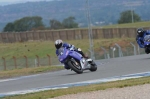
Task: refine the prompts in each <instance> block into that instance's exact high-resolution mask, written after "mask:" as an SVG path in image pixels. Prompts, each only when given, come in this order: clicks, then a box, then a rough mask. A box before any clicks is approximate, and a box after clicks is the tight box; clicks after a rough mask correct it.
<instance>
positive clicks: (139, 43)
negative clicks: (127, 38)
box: [136, 30, 150, 48]
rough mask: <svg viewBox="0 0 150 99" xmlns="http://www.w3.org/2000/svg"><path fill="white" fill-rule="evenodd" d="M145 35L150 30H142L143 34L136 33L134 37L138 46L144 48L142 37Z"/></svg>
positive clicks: (149, 32)
mask: <svg viewBox="0 0 150 99" xmlns="http://www.w3.org/2000/svg"><path fill="white" fill-rule="evenodd" d="M145 35H150V31H148V30H147V31H144V34H143V36H139V35H137V37H136V41H137V43H138V45H139V46H140V48H145V46H144V37H145Z"/></svg>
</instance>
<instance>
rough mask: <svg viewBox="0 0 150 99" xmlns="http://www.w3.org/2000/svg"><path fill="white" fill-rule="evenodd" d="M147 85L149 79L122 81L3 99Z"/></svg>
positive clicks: (37, 98)
mask: <svg viewBox="0 0 150 99" xmlns="http://www.w3.org/2000/svg"><path fill="white" fill-rule="evenodd" d="M149 83H150V77H143V78H136V79H129V80H123V81H114V82H108V83H101V84H94V85H88V86H80V87H71V88H67V89H58V90H49V91H42V92H36V93H31V94H26V95H18V96H11V97H5V98H3V99H48V98H54V97H58V96H62V95H67V94H77V93H81V92H90V91H98V90H106V89H108V88H123V87H128V86H135V85H143V84H149Z"/></svg>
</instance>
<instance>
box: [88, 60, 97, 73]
mask: <svg viewBox="0 0 150 99" xmlns="http://www.w3.org/2000/svg"><path fill="white" fill-rule="evenodd" d="M89 70H90V71H91V72H94V71H96V70H97V65H96V64H95V62H94V61H92V63H91V68H90V69H89Z"/></svg>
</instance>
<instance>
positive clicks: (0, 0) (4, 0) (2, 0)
mask: <svg viewBox="0 0 150 99" xmlns="http://www.w3.org/2000/svg"><path fill="white" fill-rule="evenodd" d="M29 1H30V2H36V1H52V0H0V5H8V4H16V3H25V2H29Z"/></svg>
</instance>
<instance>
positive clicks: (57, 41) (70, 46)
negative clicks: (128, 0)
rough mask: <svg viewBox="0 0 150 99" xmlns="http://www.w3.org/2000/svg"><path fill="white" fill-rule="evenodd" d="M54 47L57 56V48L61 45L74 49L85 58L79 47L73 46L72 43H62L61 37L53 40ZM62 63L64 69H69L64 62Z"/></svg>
mask: <svg viewBox="0 0 150 99" xmlns="http://www.w3.org/2000/svg"><path fill="white" fill-rule="evenodd" d="M55 47H56V55H57V56H58V49H59V48H61V47H65V48H67V49H69V50H74V51H76V52H78V53H80V54H81V55H82V56H83V57H84V58H87V57H86V56H85V55H84V53H83V52H82V50H81V49H80V48H75V46H74V45H71V44H68V43H63V41H62V40H61V39H58V40H56V41H55ZM64 65H65V69H70V68H69V67H68V66H67V65H66V64H64Z"/></svg>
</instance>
